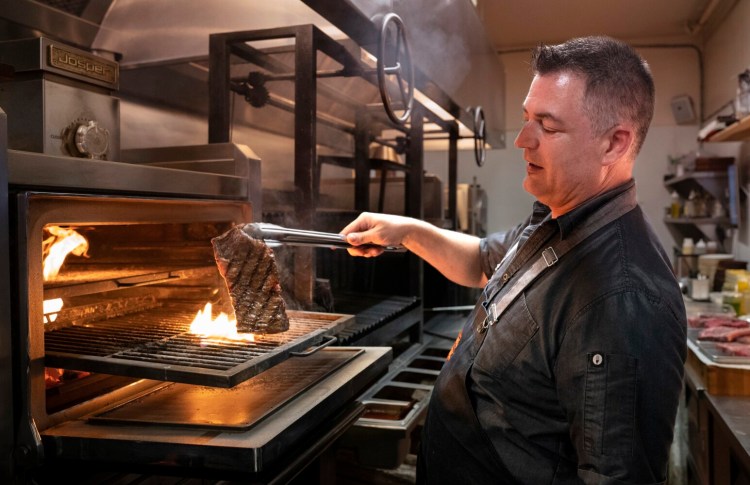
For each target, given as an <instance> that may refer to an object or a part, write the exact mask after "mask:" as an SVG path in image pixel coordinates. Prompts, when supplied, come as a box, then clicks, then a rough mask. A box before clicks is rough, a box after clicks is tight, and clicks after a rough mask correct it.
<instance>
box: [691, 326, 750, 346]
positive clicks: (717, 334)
mask: <svg viewBox="0 0 750 485" xmlns="http://www.w3.org/2000/svg"><path fill="white" fill-rule="evenodd" d="M740 337H750V327H747V326H746V327H745V328H737V327H725V326H718V327H709V328H706V329H703V330H701V332H700V333H699V334H698V340H714V341H716V342H732V341H734V340H737V339H739V338H740Z"/></svg>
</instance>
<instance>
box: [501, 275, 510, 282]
mask: <svg viewBox="0 0 750 485" xmlns="http://www.w3.org/2000/svg"><path fill="white" fill-rule="evenodd" d="M509 279H510V275H509V274H508V273H503V283H505V282H506V281H508V280H509Z"/></svg>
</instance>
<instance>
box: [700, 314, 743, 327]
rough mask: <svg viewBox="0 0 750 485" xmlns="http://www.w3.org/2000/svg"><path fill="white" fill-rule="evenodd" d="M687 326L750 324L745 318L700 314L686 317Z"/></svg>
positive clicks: (738, 325)
mask: <svg viewBox="0 0 750 485" xmlns="http://www.w3.org/2000/svg"><path fill="white" fill-rule="evenodd" d="M688 326H690V327H692V328H711V327H737V328H743V327H748V326H750V323H749V322H748V321H747V320H743V319H741V318H736V317H734V316H731V315H725V314H720V313H717V314H711V313H708V314H701V315H697V316H695V317H690V318H688Z"/></svg>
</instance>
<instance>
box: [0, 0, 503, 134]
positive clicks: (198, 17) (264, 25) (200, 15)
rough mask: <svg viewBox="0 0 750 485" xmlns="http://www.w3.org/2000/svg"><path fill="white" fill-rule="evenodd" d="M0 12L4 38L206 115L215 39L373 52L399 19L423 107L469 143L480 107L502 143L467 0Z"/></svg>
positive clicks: (488, 59) (59, 5) (284, 1)
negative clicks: (108, 71) (112, 64)
mask: <svg viewBox="0 0 750 485" xmlns="http://www.w3.org/2000/svg"><path fill="white" fill-rule="evenodd" d="M0 11H2V13H0V40H10V39H17V38H22V37H30V36H40V35H45V36H49V37H52V38H56V39H58V40H61V41H64V42H68V43H72V44H74V45H76V46H78V47H81V48H84V49H89V50H91V51H94V52H96V53H97V54H99V55H104V56H108V57H110V58H112V59H114V60H117V61H118V62H119V63H120V68H121V72H122V76H123V77H122V82H121V92H122V94H123V97H124V98H126V99H127V98H128V97H131V96H132V97H133V98H134V99H139V98H141V97H145V98H147V99H152V100H153V98H154V97H155V96H158V97H159V98H162V99H160V100H159V101H160V102H161V103H163V104H165V105H167V106H171V107H173V108H177V109H183V108H185V104H186V101H185V100H190V101H189V102H188V103H187V104H189V105H190V107H191V108H192V109H193V111H194V112H195V113H196V114H199V115H201V116H202V115H204V114H205V113H206V112H207V102H208V101H207V97H205V91H206V89H207V87H206V80H207V77H208V76H207V72H205V71H206V66H207V61H206V60H207V56H208V36H209V35H210V34H213V33H219V32H231V31H249V30H258V29H269V28H278V27H284V26H291V25H302V24H313V25H315V26H317V27H318V28H319V29H321V30H322V31H323V32H324V33H325V34H326V35H328V36H330V37H331V38H333V39H336V40H342V39H347V38H349V39H351V40H353V41H354V42H355V43H356V44H358V45H359V46H361V47H362V48H363V49H364V50H368V51H369V52H370V53H371V54H375V52H376V50H375V48H374V45H375V43H376V37H377V34H378V30H379V22H380V19H382V17H383V16H384V15H385V14H386V13H389V12H395V13H396V14H398V15H399V16H400V17H401V18H402V19H403V21H404V24H405V26H406V35H407V37H408V40H409V44H410V46H411V49H412V58H413V60H414V64H415V67H416V90H417V93H416V99H417V101H419V102H420V103H422V104H423V105H425V106H426V108H427V109H429V110H430V111H432V112H433V114H434V115H435V116H439V117H440V118H442V119H445V118H453V119H457V120H459V122H460V124H462V125H463V126H462V136H471V134H472V133H471V132H472V130H473V129H474V116H473V111H472V110H473V109H474V108H476V107H477V106H481V108H482V110H483V112H484V115H485V117H486V139H487V142H488V144H489V145H490V146H491V147H493V148H502V147H504V144H505V140H504V126H503V124H504V109H505V108H504V73H503V69H502V65H501V62H500V60H499V58H498V57H497V56H496V55H495V53H494V51H493V49H492V48H491V45H490V43H489V40H488V38H487V36H486V35H485V33H484V29H483V27H482V24H481V22H480V20H479V17H478V15H477V14H476V12H475V10H474V6H473V5H472V3H471V2H470V1H469V0H441V1H439V2H435V1H434V0H335V1H334V0H277V1H274V2H248V1H247V0H217V1H212V2H205V1H201V0H181V1H179V2H154V1H151V0H102V1H99V0H97V1H91V0H38V1H31V0H0ZM160 80H169V85H170V89H163V86H164V84H163V83H161V82H160ZM154 86H155V87H154ZM153 90H156V91H157V92H152V91H153ZM201 96H204V97H203V98H202V97H201ZM425 141H427V142H429V136H426V138H425Z"/></svg>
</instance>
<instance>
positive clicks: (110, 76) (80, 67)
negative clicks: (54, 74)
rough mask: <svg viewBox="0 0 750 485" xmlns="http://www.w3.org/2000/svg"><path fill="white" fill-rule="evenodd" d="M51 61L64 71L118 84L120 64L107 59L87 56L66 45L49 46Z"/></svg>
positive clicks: (54, 65) (52, 64)
mask: <svg viewBox="0 0 750 485" xmlns="http://www.w3.org/2000/svg"><path fill="white" fill-rule="evenodd" d="M49 63H50V65H51V66H53V67H56V68H58V69H62V70H64V71H68V72H72V73H73V74H78V75H79V76H84V77H87V78H89V79H94V80H96V81H103V82H106V83H110V84H117V78H118V75H119V66H118V65H117V63H115V62H110V61H107V60H106V59H98V58H96V57H93V56H87V55H85V54H81V53H78V52H73V51H72V50H69V49H65V48H64V47H60V46H56V45H50V46H49Z"/></svg>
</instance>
